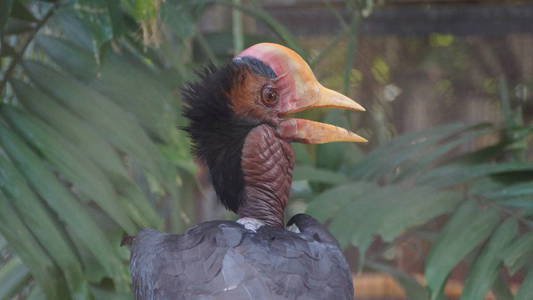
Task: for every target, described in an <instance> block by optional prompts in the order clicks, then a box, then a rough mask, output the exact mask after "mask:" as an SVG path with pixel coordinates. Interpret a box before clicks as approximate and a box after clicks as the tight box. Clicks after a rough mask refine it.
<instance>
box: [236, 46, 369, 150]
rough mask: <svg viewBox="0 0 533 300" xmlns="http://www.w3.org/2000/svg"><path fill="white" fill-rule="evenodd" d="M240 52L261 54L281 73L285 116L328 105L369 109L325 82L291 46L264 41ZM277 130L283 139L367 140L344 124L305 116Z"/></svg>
mask: <svg viewBox="0 0 533 300" xmlns="http://www.w3.org/2000/svg"><path fill="white" fill-rule="evenodd" d="M238 56H252V57H255V58H258V59H259V60H262V61H263V62H265V63H267V64H268V65H269V66H270V67H271V68H272V69H273V70H274V72H275V73H276V74H278V78H276V79H275V81H276V86H277V87H279V88H280V91H281V99H282V101H283V102H281V103H280V111H279V113H280V115H281V116H285V115H287V114H291V113H295V112H299V111H304V110H309V109H313V108H324V107H331V108H343V109H350V110H357V111H365V109H364V108H363V107H362V106H361V105H360V104H359V103H357V102H355V101H354V100H352V99H350V98H348V97H346V96H344V95H343V94H341V93H338V92H336V91H333V90H330V89H328V88H326V87H324V86H322V85H321V84H320V83H319V82H318V81H317V80H316V78H315V75H314V74H313V71H311V68H310V67H309V65H308V64H307V63H306V62H305V60H304V59H303V58H302V57H300V56H299V55H298V54H297V53H296V52H294V51H293V50H291V49H289V48H287V47H284V46H281V45H277V44H271V43H261V44H256V45H254V46H252V47H250V48H247V49H245V50H244V51H243V52H241V53H240V54H239V55H238ZM277 132H278V134H279V136H280V137H281V138H283V139H286V140H290V141H295V142H301V143H307V144H324V143H330V142H360V143H361V142H362V143H365V142H367V140H366V139H365V138H363V137H361V136H359V135H357V134H355V133H353V132H350V131H348V130H346V129H344V128H340V127H336V126H333V125H329V124H324V123H320V122H314V121H309V120H304V119H284V120H282V121H281V122H280V124H279V126H278V128H277Z"/></svg>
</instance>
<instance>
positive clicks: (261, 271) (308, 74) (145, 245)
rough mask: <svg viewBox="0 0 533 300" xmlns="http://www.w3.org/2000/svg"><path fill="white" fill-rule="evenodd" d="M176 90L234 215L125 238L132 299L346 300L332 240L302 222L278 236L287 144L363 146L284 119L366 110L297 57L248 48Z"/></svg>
mask: <svg viewBox="0 0 533 300" xmlns="http://www.w3.org/2000/svg"><path fill="white" fill-rule="evenodd" d="M200 75H201V76H200V77H201V78H200V81H199V82H197V83H192V84H189V85H187V86H186V87H185V88H184V91H183V95H184V100H185V109H184V116H185V117H186V118H188V119H189V120H190V124H189V125H188V127H187V128H186V131H187V132H188V133H189V135H190V137H191V139H192V142H193V144H194V149H193V151H194V153H195V155H196V156H197V157H198V158H199V160H200V161H202V162H203V163H205V164H206V166H207V168H208V170H209V174H210V179H211V182H212V184H213V186H214V188H215V191H216V193H217V195H218V198H219V199H220V201H221V202H222V203H223V204H224V205H225V206H226V207H227V208H228V209H230V210H232V211H234V212H235V213H237V214H238V215H239V217H240V219H239V220H237V221H236V222H230V221H211V222H205V223H201V224H199V225H196V226H194V227H192V228H190V229H189V230H187V232H186V233H185V234H182V235H174V234H166V233H160V232H158V231H156V230H152V229H146V230H144V231H142V232H140V233H139V234H138V235H137V236H136V237H134V238H133V239H132V240H131V251H132V257H131V266H130V270H131V275H132V281H133V289H134V292H135V296H136V299H142V300H148V299H150V300H155V299H157V300H163V299H165V300H166V299H194V300H196V299H206V300H207V299H213V300H214V299H231V300H239V299H249V300H252V299H253V300H260V299H353V293H354V291H353V286H352V279H351V275H350V270H349V267H348V264H347V263H346V260H345V258H344V256H343V254H342V252H341V250H340V249H339V246H338V244H337V241H336V240H335V238H334V237H333V236H332V235H331V234H330V233H329V232H328V231H327V229H326V228H325V227H324V226H323V225H321V224H320V223H319V222H317V221H316V220H315V219H313V218H312V217H311V216H309V215H304V214H299V215H296V216H294V217H292V218H291V219H290V221H289V222H288V225H291V224H295V225H296V227H297V228H298V230H299V232H293V231H289V230H286V229H285V226H284V221H283V218H284V209H285V206H286V204H287V201H288V196H289V189H290V185H291V180H292V169H293V166H294V154H293V151H292V149H291V146H290V144H289V142H303V143H312V144H319V143H328V142H335V141H352V142H365V141H366V140H365V139H364V138H362V137H360V136H358V135H356V134H355V133H352V132H349V131H347V130H345V129H342V128H338V127H335V126H332V125H328V124H323V123H319V122H313V121H308V120H303V119H285V118H284V116H286V115H287V114H290V113H294V112H298V111H302V110H306V109H310V108H316V107H337V108H346V109H352V110H364V108H363V107H362V106H360V105H359V104H357V103H356V102H354V101H353V100H351V99H349V98H347V97H345V96H343V95H342V94H339V93H337V92H335V91H332V90H330V89H327V88H325V87H323V86H322V85H320V84H319V83H318V81H317V80H316V79H315V76H314V75H313V73H312V71H311V69H310V68H309V66H308V65H307V63H305V61H304V60H303V59H302V58H301V57H300V56H299V55H298V54H296V52H294V51H292V50H290V49H288V48H286V47H283V46H280V45H277V44H270V43H262V44H257V45H254V46H252V47H250V48H248V49H246V50H244V51H243V52H242V53H240V54H239V55H238V56H237V57H235V58H234V59H233V60H232V61H231V62H230V63H229V64H227V65H225V66H223V67H220V68H215V67H210V68H207V69H206V70H205V71H204V72H203V73H201V74H200Z"/></svg>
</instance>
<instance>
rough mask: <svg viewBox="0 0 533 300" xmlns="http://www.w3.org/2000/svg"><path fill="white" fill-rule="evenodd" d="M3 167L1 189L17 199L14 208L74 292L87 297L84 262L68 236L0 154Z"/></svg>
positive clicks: (77, 295) (0, 178) (21, 177)
mask: <svg viewBox="0 0 533 300" xmlns="http://www.w3.org/2000/svg"><path fill="white" fill-rule="evenodd" d="M0 169H1V170H2V171H1V172H0V188H1V190H3V191H4V193H5V194H6V195H8V196H9V197H10V198H11V199H16V200H15V201H13V202H12V205H13V207H14V208H16V209H17V210H18V212H19V214H20V218H21V220H23V222H24V223H25V224H26V225H27V226H28V228H29V230H30V231H31V232H32V233H33V235H34V236H35V238H36V239H37V240H38V241H39V242H40V243H41V245H43V248H44V249H45V250H46V251H47V252H48V253H50V257H51V258H52V259H53V260H54V262H55V263H56V264H57V265H58V266H59V267H60V268H61V269H62V271H63V272H64V276H65V279H66V281H67V284H68V285H69V288H70V291H71V293H72V294H73V295H75V296H76V297H81V298H83V295H85V296H86V294H87V293H88V290H87V285H86V282H85V280H84V278H83V275H82V270H81V265H80V264H79V262H78V259H77V257H76V253H75V252H74V251H72V249H71V248H70V245H69V242H68V238H67V237H66V236H65V235H64V234H63V232H62V231H61V229H60V228H59V227H58V226H57V224H56V223H55V221H54V219H53V216H52V215H51V214H50V213H49V212H48V209H47V208H46V207H45V206H44V205H43V203H42V202H41V201H40V199H38V197H37V195H35V194H34V193H33V191H32V190H31V189H30V187H29V186H28V185H27V182H26V180H25V179H24V178H23V176H22V174H20V173H19V172H18V171H17V169H16V168H15V166H13V165H12V163H11V162H9V161H8V160H7V158H6V157H3V156H0ZM0 282H1V281H0ZM0 299H1V297H0Z"/></svg>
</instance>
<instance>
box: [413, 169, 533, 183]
mask: <svg viewBox="0 0 533 300" xmlns="http://www.w3.org/2000/svg"><path fill="white" fill-rule="evenodd" d="M510 172H533V164H527V163H500V164H497V163H485V164H477V165H474V166H465V165H460V164H453V165H448V166H444V167H440V168H436V169H434V170H432V171H429V172H428V173H427V174H426V175H425V176H424V177H423V178H422V179H421V180H419V181H418V183H419V184H424V185H432V186H434V187H438V188H444V187H449V186H451V185H454V184H458V183H463V182H465V181H467V180H470V179H474V178H478V177H482V176H487V175H493V174H498V173H510Z"/></svg>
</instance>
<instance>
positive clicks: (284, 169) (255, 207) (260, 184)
mask: <svg viewBox="0 0 533 300" xmlns="http://www.w3.org/2000/svg"><path fill="white" fill-rule="evenodd" d="M293 167H294V153H293V151H292V148H291V146H290V144H289V143H287V142H286V141H284V140H282V139H280V138H278V137H277V136H276V134H275V130H274V128H272V127H270V126H268V125H260V126H257V127H255V128H254V129H252V130H251V131H250V133H249V134H248V135H247V136H246V140H245V142H244V145H243V148H242V155H241V168H242V171H243V175H244V182H245V185H244V191H243V192H244V194H243V198H244V199H243V202H242V203H241V205H240V206H239V209H238V212H237V213H238V214H239V217H241V218H254V219H258V220H260V221H262V222H264V223H265V224H266V225H270V226H273V227H280V228H282V227H284V222H283V219H284V211H285V206H287V202H288V199H289V191H290V187H291V181H292V169H293Z"/></svg>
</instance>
